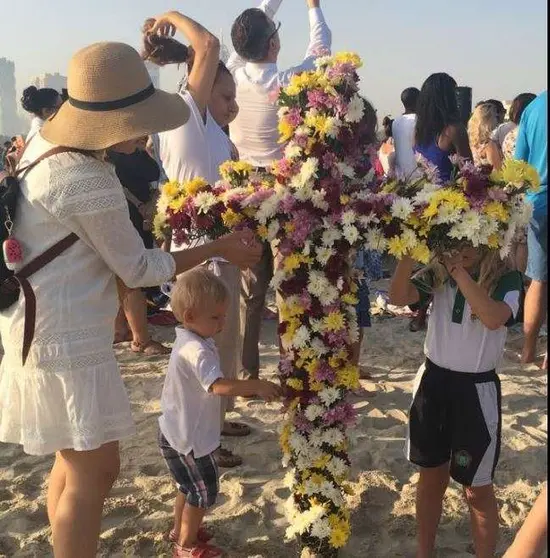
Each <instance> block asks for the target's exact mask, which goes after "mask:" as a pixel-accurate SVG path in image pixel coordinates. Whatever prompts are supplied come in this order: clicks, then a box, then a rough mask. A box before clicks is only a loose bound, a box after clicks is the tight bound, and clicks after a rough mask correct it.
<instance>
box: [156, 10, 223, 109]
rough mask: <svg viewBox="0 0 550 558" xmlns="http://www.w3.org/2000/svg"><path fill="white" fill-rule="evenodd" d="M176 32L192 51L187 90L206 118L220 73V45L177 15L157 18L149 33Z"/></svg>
mask: <svg viewBox="0 0 550 558" xmlns="http://www.w3.org/2000/svg"><path fill="white" fill-rule="evenodd" d="M176 29H177V30H178V31H180V32H181V33H182V34H183V35H185V36H186V37H187V40H188V41H189V44H190V46H191V48H192V49H193V68H192V69H191V73H190V74H189V79H188V82H187V89H188V90H189V92H190V93H191V95H192V96H193V100H194V101H195V103H196V104H197V107H198V109H199V110H200V112H201V114H202V115H203V116H204V115H206V108H207V106H208V102H209V101H210V94H211V93H212V87H213V85H214V81H215V80H216V73H217V71H218V64H219V60H220V41H219V40H218V38H217V37H215V36H214V35H212V33H210V31H208V30H207V29H206V28H204V27H203V26H202V25H201V24H200V23H197V22H196V21H195V20H193V19H191V18H189V17H187V16H185V15H183V14H181V13H179V12H176V11H173V12H168V13H166V14H164V15H162V16H160V17H159V18H157V19H156V21H155V25H154V26H153V27H152V29H151V31H150V32H151V33H161V34H166V35H174V33H175V30H176Z"/></svg>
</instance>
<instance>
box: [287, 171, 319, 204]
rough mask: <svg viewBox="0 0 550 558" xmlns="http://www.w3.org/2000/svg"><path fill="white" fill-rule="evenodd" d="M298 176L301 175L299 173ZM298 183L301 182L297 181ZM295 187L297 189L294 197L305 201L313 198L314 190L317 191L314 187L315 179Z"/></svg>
mask: <svg viewBox="0 0 550 558" xmlns="http://www.w3.org/2000/svg"><path fill="white" fill-rule="evenodd" d="M297 176H298V177H299V176H300V175H297ZM295 178H296V177H295ZM291 182H292V181H291ZM296 184H299V182H297V183H296ZM291 185H292V184H291ZM295 187H296V188H297V189H296V190H295V191H294V197H295V198H296V199H297V200H298V201H302V202H305V201H309V200H311V198H312V196H313V192H314V191H315V190H314V189H313V181H310V182H308V183H307V184H304V185H300V186H295Z"/></svg>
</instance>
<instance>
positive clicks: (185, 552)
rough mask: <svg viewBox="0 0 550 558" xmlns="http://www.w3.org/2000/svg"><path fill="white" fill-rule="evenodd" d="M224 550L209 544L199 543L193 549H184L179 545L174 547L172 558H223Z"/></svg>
mask: <svg viewBox="0 0 550 558" xmlns="http://www.w3.org/2000/svg"><path fill="white" fill-rule="evenodd" d="M222 557H223V550H222V549H221V548H216V547H215V546H211V545H209V544H204V543H199V544H197V545H196V546H194V547H193V548H183V547H182V546H180V545H179V544H175V545H174V551H173V553H172V558H222Z"/></svg>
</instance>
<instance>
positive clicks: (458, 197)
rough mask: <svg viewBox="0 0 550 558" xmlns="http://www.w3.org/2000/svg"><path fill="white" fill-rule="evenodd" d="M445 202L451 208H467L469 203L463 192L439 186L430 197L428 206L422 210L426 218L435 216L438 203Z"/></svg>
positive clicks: (437, 210)
mask: <svg viewBox="0 0 550 558" xmlns="http://www.w3.org/2000/svg"><path fill="white" fill-rule="evenodd" d="M442 203H445V204H447V205H448V207H449V209H451V210H460V209H468V208H469V207H470V204H469V203H468V200H467V199H466V196H465V195H464V193H463V192H459V191H457V190H453V189H451V188H441V189H440V190H437V191H436V192H434V193H433V194H432V196H431V198H430V203H429V204H428V207H427V208H426V209H425V210H424V214H423V216H424V217H426V218H431V217H435V216H436V215H437V214H438V212H439V206H440V204H442Z"/></svg>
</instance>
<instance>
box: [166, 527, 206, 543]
mask: <svg viewBox="0 0 550 558" xmlns="http://www.w3.org/2000/svg"><path fill="white" fill-rule="evenodd" d="M164 538H165V540H167V541H168V542H171V543H177V542H178V538H177V537H176V531H174V529H170V531H169V532H168V533H167V534H166V536H165V537H164ZM213 538H214V535H213V534H212V533H211V532H210V531H209V530H208V529H207V528H206V527H200V528H199V531H198V533H197V540H198V541H199V542H200V543H207V542H209V541H211V540H212V539H213Z"/></svg>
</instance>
